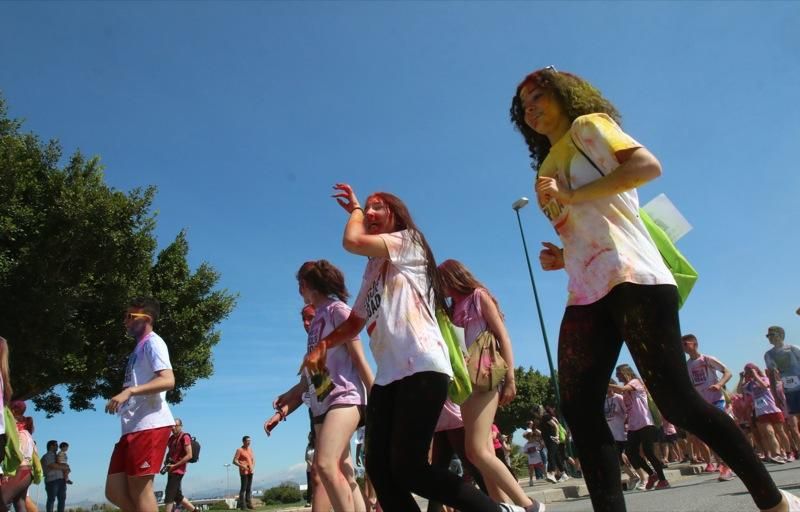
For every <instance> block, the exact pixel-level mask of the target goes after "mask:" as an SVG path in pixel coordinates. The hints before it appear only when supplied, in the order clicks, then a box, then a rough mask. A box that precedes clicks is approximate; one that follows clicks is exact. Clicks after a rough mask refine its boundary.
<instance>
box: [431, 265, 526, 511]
mask: <svg viewBox="0 0 800 512" xmlns="http://www.w3.org/2000/svg"><path fill="white" fill-rule="evenodd" d="M439 277H440V278H441V282H442V289H443V291H444V294H445V296H446V297H449V298H450V299H451V300H452V303H451V306H450V308H448V314H449V316H450V318H451V319H452V321H453V324H455V325H457V326H458V327H462V328H463V329H464V342H465V344H466V346H467V349H469V347H470V346H471V345H472V344H473V343H474V342H475V340H476V339H477V338H478V336H479V335H480V334H481V333H482V332H483V331H486V330H489V331H490V332H491V333H492V334H493V335H494V337H495V339H497V342H498V345H499V352H500V355H501V356H502V357H503V359H504V360H505V362H506V364H507V365H508V370H507V371H506V374H505V378H504V379H503V382H502V384H501V385H500V386H499V387H498V388H497V389H492V390H490V391H478V390H476V389H474V390H473V391H472V395H470V397H469V398H467V400H466V401H465V402H464V403H463V404H461V414H462V417H463V419H464V435H465V440H464V442H465V448H466V452H467V458H468V459H469V460H470V462H472V463H473V464H474V465H475V466H476V467H477V468H478V471H480V473H481V475H483V479H484V482H486V487H487V489H488V490H489V495H490V496H491V497H492V498H495V499H498V500H506V499H510V500H511V501H513V502H514V503H516V504H517V505H522V506H528V507H529V506H531V505H532V504H533V503H534V502H533V501H532V500H531V499H530V498H529V497H528V496H527V495H526V494H525V491H524V490H522V487H521V486H520V485H519V482H518V481H517V478H516V477H515V476H514V475H513V474H512V473H511V471H510V469H509V468H508V466H507V465H506V464H505V457H503V458H500V457H498V455H497V454H496V453H495V451H493V450H492V446H491V445H490V444H488V443H487V442H486V439H487V438H489V437H490V434H491V435H495V436H496V437H495V439H494V443H495V445H494V446H495V447H496V448H497V449H498V450H500V453H501V455H502V453H503V452H502V450H503V447H502V444H503V439H502V438H501V437H500V434H499V431H498V432H497V433H496V434H495V432H494V430H495V428H496V427H495V428H493V424H492V423H493V422H494V416H495V413H497V408H498V407H502V406H504V405H506V404H508V403H510V402H511V401H512V400H513V399H514V396H516V394H517V386H516V383H515V380H514V353H513V351H512V349H511V337H510V336H509V335H508V331H507V330H506V326H505V323H504V322H503V314H502V312H501V311H500V307H499V306H498V304H497V299H495V297H494V295H492V293H491V292H490V291H489V290H488V289H487V288H486V287H485V286H484V285H483V284H482V283H481V282H480V281H478V279H477V278H476V277H475V276H474V275H473V274H472V272H470V270H469V269H468V268H467V267H466V266H465V265H464V264H463V263H461V262H460V261H457V260H445V261H443V262H442V263H441V264H440V265H439Z"/></svg>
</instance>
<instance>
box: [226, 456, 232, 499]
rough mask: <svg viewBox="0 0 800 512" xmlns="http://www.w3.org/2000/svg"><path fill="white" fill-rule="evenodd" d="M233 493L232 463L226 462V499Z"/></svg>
mask: <svg viewBox="0 0 800 512" xmlns="http://www.w3.org/2000/svg"><path fill="white" fill-rule="evenodd" d="M230 493H231V465H230V463H229V464H225V499H227V498H228V494H230Z"/></svg>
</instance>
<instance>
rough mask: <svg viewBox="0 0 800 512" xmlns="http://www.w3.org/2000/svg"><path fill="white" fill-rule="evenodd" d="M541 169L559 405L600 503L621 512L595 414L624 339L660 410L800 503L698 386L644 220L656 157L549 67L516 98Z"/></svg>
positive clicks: (768, 494) (772, 504)
mask: <svg viewBox="0 0 800 512" xmlns="http://www.w3.org/2000/svg"><path fill="white" fill-rule="evenodd" d="M510 114H511V120H512V123H513V124H514V125H515V126H516V128H517V129H518V130H519V132H520V133H521V134H522V136H523V138H524V140H525V143H526V145H527V147H528V151H529V154H530V157H531V161H532V167H533V168H534V170H535V171H536V173H537V177H536V184H535V190H536V196H537V200H538V204H539V207H540V208H541V210H542V212H543V213H544V214H545V216H546V217H548V219H549V220H550V222H551V223H552V225H553V227H554V228H555V231H556V233H557V234H558V236H559V238H560V239H561V242H562V244H563V251H562V248H560V247H558V246H556V245H554V244H552V243H544V249H543V250H542V251H541V253H540V256H539V259H540V262H541V264H542V268H544V269H545V270H560V269H565V270H566V271H567V274H568V276H569V284H568V291H569V294H568V299H567V307H566V310H565V312H564V318H563V320H562V323H561V332H560V335H559V342H558V345H559V346H558V360H559V364H558V367H559V372H558V377H559V382H560V391H561V403H562V404H563V412H564V415H565V417H566V419H567V423H568V424H569V426H570V428H571V429H572V433H573V436H574V440H575V443H576V445H577V447H578V450H579V451H580V454H581V458H582V462H583V466H584V472H583V474H584V478H585V480H586V483H587V486H588V488H589V491H590V495H591V499H592V504H593V506H594V509H595V510H598V511H600V510H603V511H622V510H625V498H624V496H623V494H622V486H621V482H620V475H619V466H618V464H617V456H616V450H615V447H614V438H613V437H612V436H611V433H610V432H609V430H608V426H607V425H606V422H605V419H604V418H603V414H602V403H603V399H604V396H605V394H606V389H607V386H608V377H609V375H610V373H611V371H612V369H613V368H614V365H615V363H616V361H617V358H618V356H619V352H620V349H621V347H622V344H623V342H624V343H626V344H627V346H628V350H629V351H630V353H631V355H632V356H633V359H634V362H635V363H636V366H637V367H638V368H639V370H640V373H641V375H642V377H643V380H644V383H645V384H646V385H647V388H648V389H649V390H650V392H651V393H652V395H653V398H654V399H655V401H656V403H657V404H658V407H659V409H660V410H661V411H662V412H663V414H664V415H665V416H666V417H667V418H668V419H669V421H670V422H671V423H673V424H674V425H676V426H679V427H682V428H685V429H686V430H688V431H690V432H692V433H694V434H695V435H697V436H698V437H699V438H701V439H702V440H703V441H704V442H706V443H707V444H708V445H709V446H710V447H711V448H712V449H713V450H714V451H715V452H716V453H718V454H719V455H720V456H721V457H722V458H723V459H724V460H725V461H726V462H727V464H728V465H729V466H730V467H731V468H732V469H733V470H734V471H735V472H736V474H737V475H738V476H739V477H740V478H741V479H742V482H743V483H744V484H745V486H746V487H747V489H748V490H749V491H750V494H751V495H752V497H753V500H754V501H755V503H756V505H757V506H758V507H759V508H761V509H762V510H770V511H773V510H774V511H786V510H789V509H790V508H791V510H800V499H798V498H797V497H795V496H793V495H792V494H789V493H782V492H781V491H780V490H779V489H778V488H777V487H776V486H775V483H774V482H773V481H772V478H771V477H770V475H769V473H768V472H767V470H766V469H765V468H764V465H763V464H761V462H760V461H759V460H758V458H757V457H756V456H755V454H754V453H753V451H752V450H751V449H750V447H749V446H748V444H747V440H746V439H745V438H744V436H743V435H742V433H741V432H740V431H739V429H738V428H737V427H736V425H735V424H734V423H733V421H731V419H730V418H728V416H727V415H726V414H725V413H724V412H723V411H721V410H719V409H717V408H716V407H714V406H713V405H711V404H708V403H706V401H705V400H704V399H703V398H702V397H701V396H700V395H699V394H698V393H697V392H696V391H695V389H694V386H693V385H692V382H691V380H690V379H689V375H688V372H687V371H686V362H685V357H684V354H683V349H682V346H681V331H680V322H679V319H678V307H679V295H678V289H677V287H676V284H675V280H674V278H673V277H672V275H671V274H670V272H669V270H668V269H667V267H666V265H665V264H664V261H663V259H662V257H661V255H660V254H659V252H658V249H657V248H656V247H655V244H654V243H653V241H652V239H651V237H650V235H649V234H648V232H647V229H646V227H645V226H644V224H643V222H642V220H641V219H640V217H639V199H638V196H637V192H636V189H637V187H639V186H641V185H643V184H645V183H647V182H649V181H651V180H653V179H655V178H657V177H658V176H659V175H660V174H661V164H660V163H659V162H658V160H657V159H656V157H655V156H653V154H652V153H650V152H649V151H648V150H647V149H646V148H645V147H644V146H643V145H642V144H640V143H639V142H637V141H636V140H634V139H633V138H632V137H630V136H629V135H628V134H626V133H625V132H623V131H622V129H621V128H620V126H619V121H620V116H619V112H618V111H617V109H616V108H615V107H614V105H613V104H612V103H611V102H610V101H608V100H607V99H606V98H604V97H603V95H602V94H601V93H600V91H598V90H597V89H596V88H595V87H593V86H592V85H591V84H590V83H589V82H587V81H585V80H583V79H582V78H580V77H578V76H576V75H573V74H571V73H565V72H560V71H558V70H556V69H555V68H553V67H552V66H550V67H547V68H544V69H540V70H538V71H535V72H534V73H531V74H530V75H528V76H527V77H525V78H524V79H523V80H522V82H521V83H520V84H519V85H518V86H517V88H516V91H515V94H514V97H513V98H512V102H511V111H510Z"/></svg>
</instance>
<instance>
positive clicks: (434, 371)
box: [303, 184, 520, 512]
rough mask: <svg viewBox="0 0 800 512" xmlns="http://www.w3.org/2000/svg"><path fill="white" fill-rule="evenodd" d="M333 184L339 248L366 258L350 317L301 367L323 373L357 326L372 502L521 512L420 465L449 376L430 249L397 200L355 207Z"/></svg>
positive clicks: (380, 198) (400, 507)
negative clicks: (370, 371) (370, 359)
mask: <svg viewBox="0 0 800 512" xmlns="http://www.w3.org/2000/svg"><path fill="white" fill-rule="evenodd" d="M334 189H336V190H337V191H338V192H337V193H336V194H335V195H334V197H335V198H336V200H337V201H338V203H339V205H340V206H341V207H342V208H344V209H345V211H347V213H348V216H349V219H348V221H347V225H346V226H345V231H344V240H343V245H344V248H345V250H347V251H348V252H351V253H353V254H358V255H361V256H366V257H368V258H369V261H368V263H367V268H366V270H365V271H364V279H363V281H362V284H361V290H360V291H359V293H358V297H357V298H356V302H355V305H354V306H353V310H352V311H351V312H350V316H349V317H348V319H347V320H346V321H345V322H344V323H342V324H341V325H339V326H338V327H337V328H336V329H335V330H334V331H333V332H331V333H330V334H328V335H326V336H325V337H324V338H323V339H322V340H321V341H320V343H318V344H317V345H316V346H315V347H314V349H313V350H311V351H310V352H309V354H308V355H307V356H306V358H305V360H304V361H303V367H304V368H307V369H308V370H309V371H310V372H312V373H315V372H318V371H320V370H322V369H324V367H325V354H326V352H327V351H328V350H330V349H332V348H334V347H336V346H338V345H340V344H341V343H343V342H344V341H345V340H348V339H351V338H352V337H353V336H355V335H356V334H358V333H359V332H360V331H361V329H362V328H364V327H365V326H366V328H367V333H368V334H369V336H370V348H371V350H372V355H373V356H374V358H375V362H376V363H377V371H376V375H375V384H374V385H373V386H372V391H371V392H370V395H369V402H368V404H367V432H366V454H367V455H366V457H367V460H366V469H367V473H368V474H369V476H370V479H371V480H372V484H373V485H374V486H375V490H376V492H377V494H378V501H379V502H380V504H381V507H383V510H385V511H386V512H394V511H401V512H409V511H419V506H418V505H417V503H416V501H415V500H414V498H413V497H412V495H411V493H412V492H413V493H415V494H418V495H420V496H424V497H426V498H428V499H433V500H436V501H438V502H440V503H444V504H446V505H450V506H453V507H455V508H457V509H458V510H460V511H462V512H472V511H492V512H495V511H498V510H520V509H519V507H514V506H509V505H498V504H496V503H494V502H493V501H492V500H491V499H490V498H489V497H488V496H486V495H485V494H483V493H482V492H480V491H479V490H478V489H476V488H474V487H472V486H470V485H468V484H466V483H465V482H464V481H463V480H462V479H460V478H459V477H458V476H456V475H455V474H453V473H450V472H449V471H447V470H446V469H443V468H438V467H432V466H431V465H430V463H429V462H428V449H429V447H430V444H431V439H432V437H433V433H434V429H435V427H436V422H437V420H438V418H439V414H440V412H441V410H442V406H443V405H444V402H445V399H446V398H447V389H448V384H449V382H450V379H451V378H452V376H453V371H452V369H451V367H450V359H449V354H448V349H447V345H446V344H445V342H444V339H443V338H442V333H441V331H440V330H439V326H438V324H437V322H436V317H435V311H436V309H437V308H443V307H444V295H443V293H442V289H441V286H440V283H439V279H438V277H437V273H436V260H435V259H434V257H433V251H431V248H430V245H429V244H428V241H427V240H426V239H425V236H424V235H423V234H422V231H420V230H419V228H418V227H417V225H416V224H415V223H414V220H413V219H412V217H411V214H410V213H409V211H408V208H407V207H406V205H405V204H404V203H403V201H401V200H400V198H398V197H397V196H395V195H393V194H389V193H386V192H377V193H374V194H372V195H370V196H369V197H368V198H367V201H366V203H365V204H364V207H363V208H362V206H361V204H360V203H359V201H358V198H357V197H356V194H355V193H354V192H353V189H352V188H351V187H350V186H349V185H346V184H337V185H336V186H335V187H334Z"/></svg>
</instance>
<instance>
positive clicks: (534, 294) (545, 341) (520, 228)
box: [511, 197, 561, 415]
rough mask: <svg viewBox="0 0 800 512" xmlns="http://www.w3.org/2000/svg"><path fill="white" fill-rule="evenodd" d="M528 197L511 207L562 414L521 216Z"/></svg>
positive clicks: (558, 405)
mask: <svg viewBox="0 0 800 512" xmlns="http://www.w3.org/2000/svg"><path fill="white" fill-rule="evenodd" d="M528 202H529V201H528V198H527V197H520V198H519V199H517V200H516V201H514V202H513V203H512V204H511V208H513V209H514V212H516V214H517V224H519V234H520V236H521V237H522V247H523V248H524V249H525V261H526V262H527V263H528V275H529V276H530V277H531V287H532V288H533V298H534V300H535V301H536V312H537V313H538V314H539V325H540V326H541V328H542V338H544V350H545V352H546V353H547V364H548V366H549V367H550V381H551V382H552V385H553V389H554V390H555V392H556V408H557V409H558V412H559V415H560V414H561V396H560V394H559V389H558V380H557V379H556V372H555V368H554V367H553V356H552V355H551V354H550V342H548V341H547V331H545V328H544V317H542V306H541V305H540V304H539V293H538V292H537V291H536V281H534V279H533V267H531V257H530V255H529V254H528V244H527V243H526V242H525V232H524V231H522V219H521V218H520V216H519V211H520V209H522V208H525V207H526V206H527V205H528Z"/></svg>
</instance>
